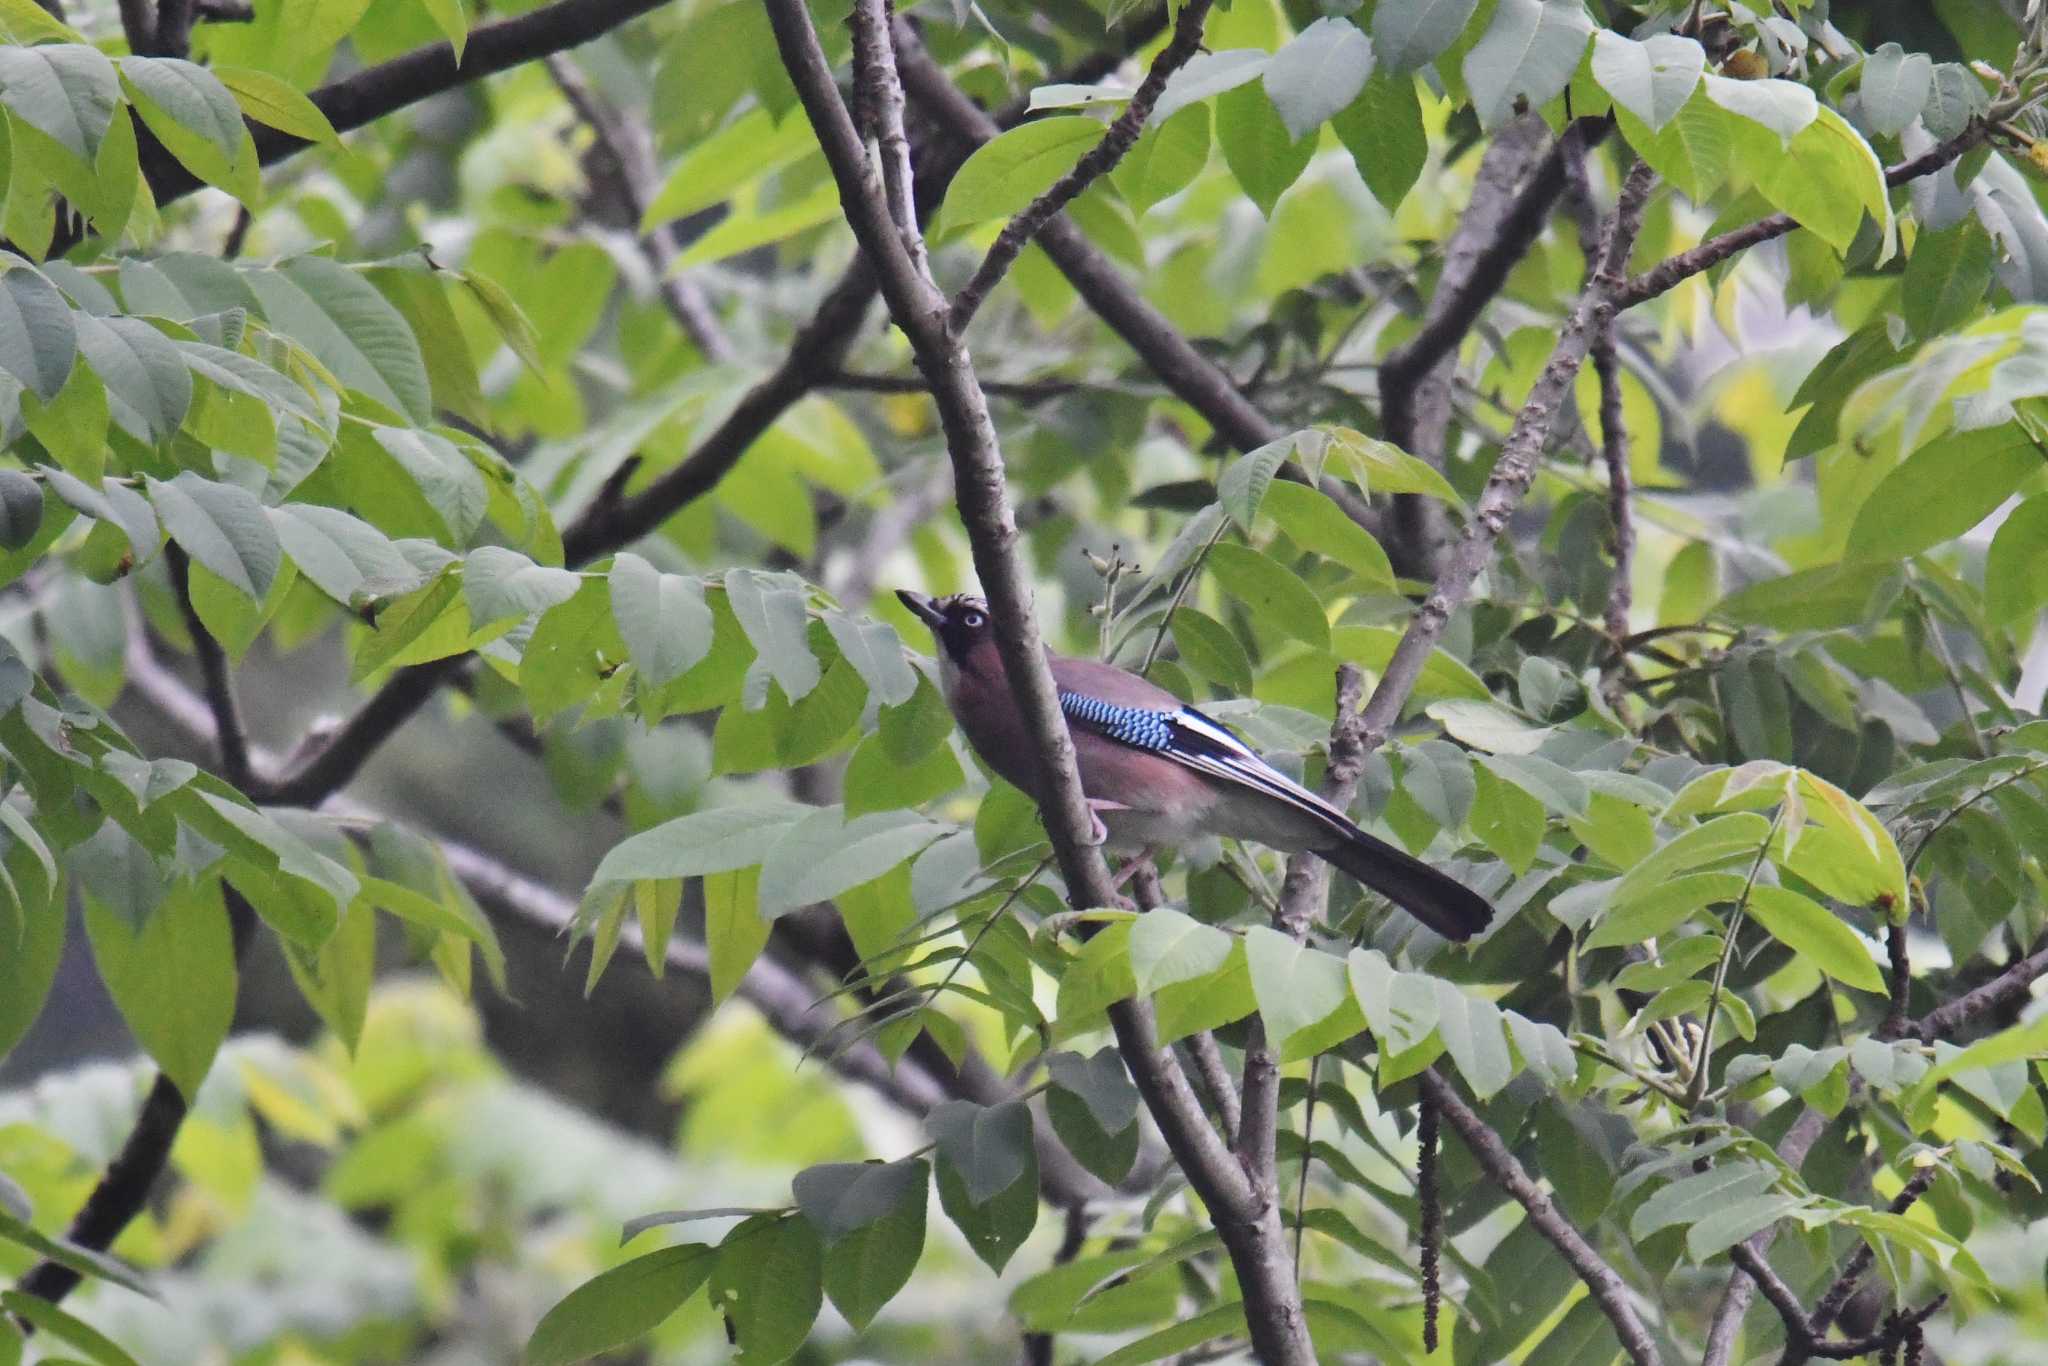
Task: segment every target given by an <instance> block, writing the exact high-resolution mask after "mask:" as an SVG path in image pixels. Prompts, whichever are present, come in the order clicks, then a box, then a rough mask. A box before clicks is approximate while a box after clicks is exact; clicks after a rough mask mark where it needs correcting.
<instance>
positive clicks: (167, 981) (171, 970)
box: [85, 884, 235, 1100]
mask: <svg viewBox="0 0 2048 1366" xmlns="http://www.w3.org/2000/svg"><path fill="white" fill-rule="evenodd" d="M85 929H86V935H87V937H88V938H90V939H91V940H92V951H93V961H94V962H95V963H97V964H98V965H99V970H100V978H101V980H103V981H104V982H105V983H106V984H107V991H108V993H109V994H110V995H111V996H113V998H114V1003H115V1004H116V1005H117V1006H119V1007H120V1009H121V1017H122V1018H123V1019H124V1020H126V1021H127V1022H128V1027H129V1029H130V1030H132V1031H133V1032H134V1034H135V1037H136V1041H137V1042H139V1043H140V1044H141V1045H142V1046H143V1048H144V1049H145V1050H146V1051H147V1052H148V1053H149V1055H150V1056H151V1057H152V1058H155V1059H156V1061H157V1064H158V1065H159V1066H161V1067H162V1068H163V1069H164V1072H165V1074H166V1075H168V1076H169V1077H170V1079H171V1080H172V1081H173V1082H175V1083H177V1087H178V1090H179V1091H181V1092H183V1093H184V1095H185V1096H186V1098H187V1099H188V1100H189V1099H190V1098H191V1097H193V1096H196V1095H198V1094H199V1083H200V1082H202V1081H204V1080H205V1079H206V1073H207V1071H208V1069H209V1068H211V1067H212V1066H213V1055H214V1053H215V1052H216V1051H217V1050H218V1049H219V1048H220V1044H221V1040H223V1039H225V1038H226V1037H227V1033H228V1025H229V1024H230V1023H231V1022H232V1021H233V1019H234V1014H235V952H234V944H233V943H232V941H231V938H230V936H229V934H228V920H227V912H226V911H225V910H223V909H222V907H221V901H220V893H219V890H218V886H217V884H209V885H207V886H206V887H205V888H204V889H200V888H196V887H190V886H185V887H177V888H173V889H172V890H171V891H170V893H169V894H168V895H166V896H165V898H164V899H163V901H162V902H161V903H160V904H159V905H158V906H157V908H156V910H155V911H154V912H153V913H152V914H151V915H150V916H149V918H148V920H147V921H146V922H145V923H144V924H143V925H142V926H141V927H140V929H139V930H138V929H136V928H135V927H133V926H130V925H129V924H128V923H127V922H126V921H125V919H124V918H123V917H122V916H121V915H120V914H119V913H118V912H117V911H115V910H113V909H111V908H109V907H107V906H104V905H102V904H101V903H100V901H99V899H98V898H96V897H92V896H88V897H87V898H86V911H85Z"/></svg>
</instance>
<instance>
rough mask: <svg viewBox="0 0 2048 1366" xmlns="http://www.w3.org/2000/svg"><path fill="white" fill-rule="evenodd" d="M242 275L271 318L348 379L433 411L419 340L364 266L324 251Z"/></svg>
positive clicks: (427, 415) (429, 415)
mask: <svg viewBox="0 0 2048 1366" xmlns="http://www.w3.org/2000/svg"><path fill="white" fill-rule="evenodd" d="M244 278H245V279H246V280H247V281H248V284H249V287H250V288H251V289H253V290H255V291H256V296H257V298H259V299H260V300H261V301H262V303H263V312H264V316H265V317H267V318H268V319H269V320H270V325H271V326H272V327H273V328H275V329H277V330H278V331H280V332H283V333H285V334H286V335H288V336H290V337H291V338H292V339H293V340H295V341H297V342H299V343H300V344H301V345H303V346H304V347H305V348H306V349H307V350H309V351H311V352H312V353H313V354H314V355H315V356H317V357H318V358H319V360H320V362H321V364H323V365H325V366H326V367H327V368H328V369H330V370H332V371H333V372H334V373H335V375H336V377H337V378H339V379H340V380H341V382H342V383H344V384H346V385H348V386H349V387H350V388H352V389H360V390H361V391H362V392H364V393H366V394H368V395H369V396H370V397H371V398H373V399H376V400H377V401H378V402H379V403H382V404H383V405H385V406H386V407H388V408H391V409H393V410H394V411H397V412H400V413H403V414H405V415H406V416H407V417H409V418H411V419H412V420H413V421H415V422H422V423H424V422H429V421H431V420H432V419H433V415H434V413H433V406H434V405H433V391H432V386H431V385H430V384H429V383H428V380H427V366H426V361H425V359H424V358H423V357H422V356H421V355H420V347H419V342H418V340H417V339H416V338H415V337H414V336H413V334H412V329H411V328H410V327H408V326H406V322H405V319H404V317H403V316H401V315H400V313H399V312H398V310H397V309H396V308H394V307H393V306H392V304H391V301H390V300H388V299H386V298H385V297H384V296H383V295H382V294H381V293H379V292H378V290H377V287H376V286H375V285H373V284H371V283H370V282H369V281H368V280H365V279H364V278H363V277H362V276H361V275H360V274H359V273H358V272H356V271H353V270H350V269H349V268H348V267H346V266H344V265H341V264H340V263H338V262H335V261H330V260H328V259H327V258H326V257H324V256H300V257H297V258H295V259H293V260H290V261H286V262H283V263H281V264H279V265H277V266H274V267H272V268H271V269H269V270H252V271H249V272H248V273H247V274H246V276H245V277H244Z"/></svg>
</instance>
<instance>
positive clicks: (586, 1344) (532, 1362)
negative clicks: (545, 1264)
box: [524, 1243, 716, 1366]
mask: <svg viewBox="0 0 2048 1366" xmlns="http://www.w3.org/2000/svg"><path fill="white" fill-rule="evenodd" d="M715 1260H716V1258H715V1256H714V1254H713V1252H712V1250H711V1249H710V1248H708V1247H705V1246H704V1245H703V1244H701V1243H684V1244H683V1245H681V1246H680V1247H665V1248H662V1249H661V1250H659V1251H657V1252H649V1253H646V1254H644V1255H642V1256H639V1257H635V1258H633V1259H632V1260H631V1261H626V1262H621V1263H619V1265H617V1266H615V1267H613V1268H612V1269H611V1270H609V1271H606V1272H603V1273H601V1274H599V1275H597V1276H595V1277H593V1278H592V1279H590V1280H588V1281H585V1282H584V1283H583V1284H582V1285H579V1286H577V1287H576V1288H575V1289H574V1290H572V1291H570V1292H569V1293H568V1294H567V1295H566V1296H564V1297H563V1298H562V1300H561V1301H560V1302H559V1303H557V1304H556V1305H555V1307H554V1308H552V1309H550V1310H548V1312H547V1313H546V1314H544V1315H542V1316H541V1321H540V1323H539V1325H538V1326H537V1327H535V1328H534V1330H533V1337H532V1338H531V1339H530V1340H528V1342H527V1344H526V1356H525V1358H524V1359H525V1361H526V1363H527V1366H572V1363H575V1362H579V1361H587V1360H589V1359H590V1358H591V1357H594V1356H597V1355H599V1354H601V1353H604V1352H608V1351H611V1350H612V1349H613V1348H615V1347H623V1346H625V1345H626V1344H627V1343H630V1342H633V1341H636V1340H637V1339H639V1338H641V1337H643V1336H645V1335H646V1334H647V1333H649V1332H652V1331H653V1330H654V1329H655V1328H656V1327H657V1326H659V1324H660V1323H661V1321H662V1320H663V1319H665V1318H667V1317H668V1316H669V1315H670V1314H673V1313H674V1312H675V1311H676V1310H677V1309H679V1308H681V1307H682V1305H683V1302H684V1301H685V1300H687V1299H689V1298H690V1296H692V1295H694V1294H696V1293H697V1287H698V1286H700V1285H702V1284H704V1281H705V1280H706V1278H708V1277H709V1276H710V1275H711V1268H712V1265H713V1263H714V1262H715Z"/></svg>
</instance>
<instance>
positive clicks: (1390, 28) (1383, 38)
mask: <svg viewBox="0 0 2048 1366" xmlns="http://www.w3.org/2000/svg"><path fill="white" fill-rule="evenodd" d="M1478 8H1479V0H1410V2H1409V3H1407V4H1395V5H1380V6H1378V7H1377V8H1375V9H1374V10H1373V16H1372V49H1373V52H1374V53H1375V54H1376V55H1377V56H1378V57H1379V59H1380V61H1381V62H1382V63H1384V65H1385V67H1386V69H1387V70H1388V71H1392V72H1403V71H1413V70H1414V69H1415V68H1416V67H1419V66H1421V65H1422V64H1423V63H1425V62H1428V61H1432V60H1434V59H1435V57H1436V55H1437V54H1438V53H1440V52H1442V51H1443V50H1444V49H1445V48H1447V47H1449V46H1450V45H1451V44H1452V43H1454V42H1456V41H1457V38H1458V35H1459V34H1460V33H1463V32H1464V31H1465V24H1466V22H1467V21H1468V20H1470V19H1471V17H1472V12H1473V11H1474V10H1476V9H1478Z"/></svg>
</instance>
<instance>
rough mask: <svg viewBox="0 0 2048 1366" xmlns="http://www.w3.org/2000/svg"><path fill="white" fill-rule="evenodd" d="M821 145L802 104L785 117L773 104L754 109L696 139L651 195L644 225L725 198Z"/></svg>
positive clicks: (649, 226) (672, 218)
mask: <svg viewBox="0 0 2048 1366" xmlns="http://www.w3.org/2000/svg"><path fill="white" fill-rule="evenodd" d="M817 147H818V140H817V138H816V137H814V136H812V134H811V122H810V120H809V119H808V118H806V117H804V114H803V111H802V110H796V111H794V112H792V113H790V114H789V115H787V116H786V117H784V118H783V119H782V120H781V121H780V122H779V123H778V122H777V121H776V118H775V115H773V114H772V113H770V112H769V111H768V110H767V109H762V108H756V109H752V110H749V111H748V112H747V113H746V114H744V115H742V116H741V117H739V118H737V119H734V120H733V121H732V122H731V123H728V124H727V125H726V126H725V127H723V128H721V129H719V130H718V131H717V132H715V133H713V134H711V135H710V136H709V137H706V138H702V139H699V140H698V141H696V142H694V143H692V144H691V146H690V150H689V151H688V152H687V153H686V154H685V155H684V157H683V159H682V160H681V161H679V162H677V163H676V166H675V169H674V170H672V171H670V172H669V175H668V179H667V180H665V181H663V182H662V186H661V188H660V189H659V190H657V191H655V194H654V198H653V199H652V200H650V201H649V203H648V205H647V212H646V213H644V214H642V215H641V218H640V231H641V232H642V233H649V232H652V231H654V229H656V228H658V227H660V226H661V225H662V224H664V223H673V222H674V221H675V220H676V219H678V218H687V217H688V216H689V215H691V214H693V213H699V212H702V211H703V210H705V209H708V208H710V207H711V206H712V205H714V204H720V203H723V202H724V201H725V200H726V199H728V198H730V197H731V195H732V192H733V191H734V190H736V189H738V188H739V187H740V186H742V185H745V184H747V183H748V182H750V181H753V180H757V179H759V178H760V177H762V176H764V175H767V174H768V173H769V172H771V171H779V170H781V169H782V168H783V167H784V166H787V165H789V164H790V163H791V162H793V161H795V160H797V159H798V158H799V157H802V156H805V155H807V154H809V153H813V152H815V151H816V150H817Z"/></svg>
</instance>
